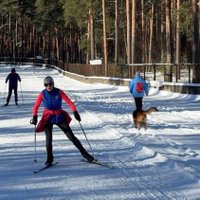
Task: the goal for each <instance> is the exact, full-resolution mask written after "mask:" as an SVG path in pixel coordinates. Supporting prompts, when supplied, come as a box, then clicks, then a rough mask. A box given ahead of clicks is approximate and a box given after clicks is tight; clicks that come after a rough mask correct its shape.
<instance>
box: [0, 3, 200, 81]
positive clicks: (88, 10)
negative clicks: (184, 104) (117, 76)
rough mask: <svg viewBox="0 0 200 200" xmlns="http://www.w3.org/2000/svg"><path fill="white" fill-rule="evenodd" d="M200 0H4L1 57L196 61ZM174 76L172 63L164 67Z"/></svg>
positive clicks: (197, 74) (196, 77) (199, 77)
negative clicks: (39, 56)
mask: <svg viewBox="0 0 200 200" xmlns="http://www.w3.org/2000/svg"><path fill="white" fill-rule="evenodd" d="M199 10H200V4H199V0H137V1H136V0H81V1H79V0H57V1H55V0H0V11H1V18H0V57H12V58H13V59H15V58H19V57H21V58H31V57H33V58H34V57H36V56H38V55H41V56H42V57H43V58H47V59H49V60H50V59H55V60H57V61H62V62H64V63H82V64H88V63H89V61H90V60H95V59H102V61H103V64H104V66H105V74H106V71H107V65H108V64H115V65H116V66H117V65H119V64H133V63H176V64H179V63H193V82H196V83H198V82H200V70H199V12H200V11H199ZM165 68H166V69H165V80H166V81H172V72H173V67H172V65H169V66H166V67H165Z"/></svg>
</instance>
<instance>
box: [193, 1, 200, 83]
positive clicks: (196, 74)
mask: <svg viewBox="0 0 200 200" xmlns="http://www.w3.org/2000/svg"><path fill="white" fill-rule="evenodd" d="M197 1H198V0H192V60H193V65H194V70H193V77H192V82H194V83H199V82H200V70H199V21H198V7H197V3H198V2H197Z"/></svg>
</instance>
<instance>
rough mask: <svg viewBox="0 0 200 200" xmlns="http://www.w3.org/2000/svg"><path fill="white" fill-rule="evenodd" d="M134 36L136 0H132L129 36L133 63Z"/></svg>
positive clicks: (133, 61)
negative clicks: (130, 34) (130, 32)
mask: <svg viewBox="0 0 200 200" xmlns="http://www.w3.org/2000/svg"><path fill="white" fill-rule="evenodd" d="M135 38H136V0H132V37H131V52H132V56H131V57H132V58H131V63H135V59H136V58H135Z"/></svg>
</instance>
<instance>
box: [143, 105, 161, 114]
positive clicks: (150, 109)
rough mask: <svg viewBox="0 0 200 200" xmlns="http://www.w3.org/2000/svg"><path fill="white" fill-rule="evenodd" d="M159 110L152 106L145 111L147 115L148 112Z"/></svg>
mask: <svg viewBox="0 0 200 200" xmlns="http://www.w3.org/2000/svg"><path fill="white" fill-rule="evenodd" d="M157 111H158V109H157V108H156V107H150V108H149V109H148V110H145V111H144V113H145V114H146V115H148V114H150V113H152V112H157Z"/></svg>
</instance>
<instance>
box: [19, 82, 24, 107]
mask: <svg viewBox="0 0 200 200" xmlns="http://www.w3.org/2000/svg"><path fill="white" fill-rule="evenodd" d="M20 90H21V98H22V104H24V97H23V92H22V85H21V82H20Z"/></svg>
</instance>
